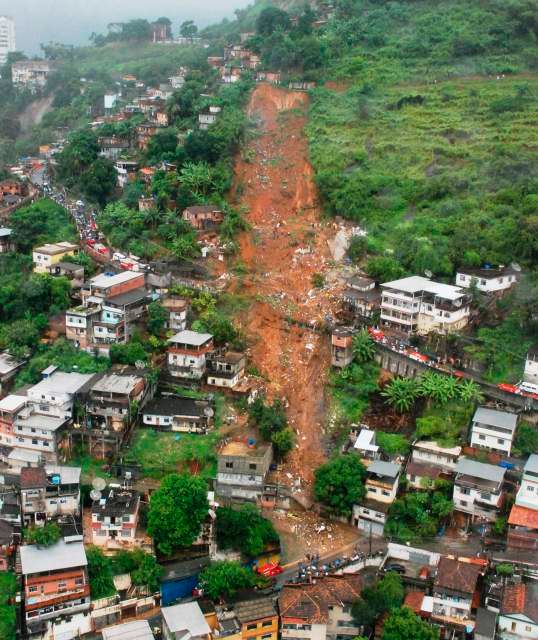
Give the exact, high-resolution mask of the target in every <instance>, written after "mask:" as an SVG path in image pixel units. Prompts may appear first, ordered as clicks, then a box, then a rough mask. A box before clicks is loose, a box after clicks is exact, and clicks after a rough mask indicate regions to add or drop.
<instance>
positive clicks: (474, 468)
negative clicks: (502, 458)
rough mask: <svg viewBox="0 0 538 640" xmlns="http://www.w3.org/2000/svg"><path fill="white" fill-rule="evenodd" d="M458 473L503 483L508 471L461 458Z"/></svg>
mask: <svg viewBox="0 0 538 640" xmlns="http://www.w3.org/2000/svg"><path fill="white" fill-rule="evenodd" d="M456 473H458V474H460V473H461V474H462V475H465V476H473V477H474V478H481V479H482V480H490V481H491V482H502V481H503V478H504V474H505V473H506V469H503V468H502V467H496V466H495V465H492V464H487V463H485V462H477V461H476V460H471V459H470V458H460V459H459V460H458V464H457V465H456Z"/></svg>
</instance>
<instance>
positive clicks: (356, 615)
mask: <svg viewBox="0 0 538 640" xmlns="http://www.w3.org/2000/svg"><path fill="white" fill-rule="evenodd" d="M404 596H405V589H404V587H403V585H402V580H401V578H400V576H399V575H398V574H397V573H394V572H393V571H389V572H388V573H386V574H385V575H384V576H383V578H382V579H381V580H379V581H378V582H376V583H375V584H374V585H373V586H371V587H366V588H365V589H363V590H362V592H361V597H360V600H358V601H357V602H355V603H354V604H353V607H352V609H351V613H352V614H353V619H354V620H355V622H356V624H357V625H358V626H363V625H364V626H366V627H371V626H372V625H373V624H374V623H375V621H376V620H377V619H378V618H379V617H380V616H382V615H383V614H385V613H387V612H389V611H392V610H395V609H396V610H397V609H398V608H399V607H401V606H402V603H403V600H404Z"/></svg>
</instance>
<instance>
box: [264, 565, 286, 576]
mask: <svg viewBox="0 0 538 640" xmlns="http://www.w3.org/2000/svg"><path fill="white" fill-rule="evenodd" d="M283 571H284V569H282V567H281V566H280V565H279V564H277V563H276V562H269V564H266V565H264V566H263V567H258V573H259V574H261V575H262V576H265V577H266V578H273V577H274V576H278V575H279V574H280V573H282V572H283Z"/></svg>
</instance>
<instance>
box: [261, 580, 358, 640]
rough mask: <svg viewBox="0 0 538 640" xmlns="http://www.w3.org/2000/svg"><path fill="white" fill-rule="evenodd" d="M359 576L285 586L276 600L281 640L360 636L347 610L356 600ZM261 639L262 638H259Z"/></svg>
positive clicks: (334, 639)
mask: <svg viewBox="0 0 538 640" xmlns="http://www.w3.org/2000/svg"><path fill="white" fill-rule="evenodd" d="M363 587H364V579H363V577H362V576H361V575H360V574H347V575H346V574H344V575H342V576H326V577H321V578H317V579H315V580H313V581H312V582H311V583H306V584H297V585H292V584H286V585H284V587H283V589H282V591H281V592H280V595H279V597H278V605H279V610H280V622H281V627H282V629H281V635H282V640H352V638H355V637H357V636H358V635H359V633H360V627H358V626H357V623H356V622H355V621H354V620H353V615H352V613H351V607H352V605H353V603H354V602H356V601H357V600H358V599H359V597H360V592H361V591H362V589H363ZM261 637H262V638H263V636H261Z"/></svg>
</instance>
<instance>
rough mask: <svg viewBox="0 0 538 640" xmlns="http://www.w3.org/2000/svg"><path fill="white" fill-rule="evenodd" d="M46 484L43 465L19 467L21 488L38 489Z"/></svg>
mask: <svg viewBox="0 0 538 640" xmlns="http://www.w3.org/2000/svg"><path fill="white" fill-rule="evenodd" d="M46 484H47V473H46V471H45V469H44V468H43V467H23V468H22V469H21V489H39V487H44V486H45V485H46Z"/></svg>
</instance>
